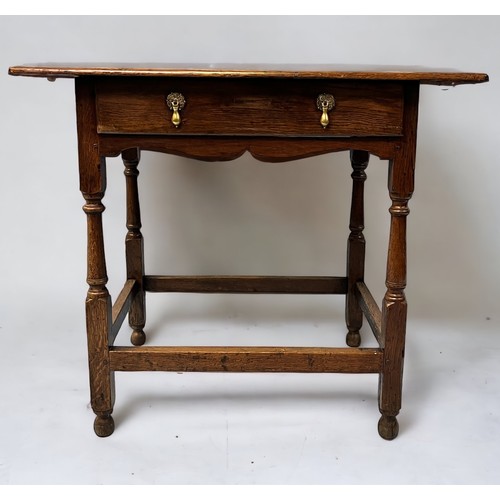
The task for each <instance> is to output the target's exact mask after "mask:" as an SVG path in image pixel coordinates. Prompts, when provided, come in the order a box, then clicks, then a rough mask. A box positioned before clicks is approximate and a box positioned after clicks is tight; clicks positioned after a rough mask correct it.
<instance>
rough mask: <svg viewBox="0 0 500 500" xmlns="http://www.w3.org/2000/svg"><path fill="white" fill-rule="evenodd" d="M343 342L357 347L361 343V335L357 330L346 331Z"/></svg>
mask: <svg viewBox="0 0 500 500" xmlns="http://www.w3.org/2000/svg"><path fill="white" fill-rule="evenodd" d="M345 342H346V344H347V345H348V346H349V347H359V346H360V344H361V335H360V334H359V332H347V336H346V338H345Z"/></svg>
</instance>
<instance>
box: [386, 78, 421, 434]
mask: <svg viewBox="0 0 500 500" xmlns="http://www.w3.org/2000/svg"><path fill="white" fill-rule="evenodd" d="M418 91H419V86H418V84H416V83H411V84H410V83H409V84H407V85H406V86H405V89H404V93H405V114H404V117H403V139H402V140H401V142H400V144H398V145H397V146H396V149H395V157H394V159H393V160H392V161H390V162H389V179H388V180H389V183H388V188H389V195H390V197H391V201H392V203H391V207H390V209H389V212H390V214H391V226H390V232H389V250H388V254H387V274H386V287H387V291H386V293H385V296H384V299H383V302H382V325H381V339H382V349H383V365H382V371H381V373H380V379H379V409H380V413H381V414H382V417H381V418H380V420H379V424H378V431H379V434H380V436H381V437H383V438H384V439H394V438H395V437H396V436H397V435H398V431H399V425H398V421H397V420H396V416H397V415H398V413H399V410H400V409H401V393H402V385H403V360H404V354H405V335H406V310H407V303H406V297H405V292H404V290H405V288H406V220H407V216H408V214H409V213H410V209H409V208H408V202H409V201H410V199H411V196H412V194H413V188H414V177H415V149H416V129H417V115H418Z"/></svg>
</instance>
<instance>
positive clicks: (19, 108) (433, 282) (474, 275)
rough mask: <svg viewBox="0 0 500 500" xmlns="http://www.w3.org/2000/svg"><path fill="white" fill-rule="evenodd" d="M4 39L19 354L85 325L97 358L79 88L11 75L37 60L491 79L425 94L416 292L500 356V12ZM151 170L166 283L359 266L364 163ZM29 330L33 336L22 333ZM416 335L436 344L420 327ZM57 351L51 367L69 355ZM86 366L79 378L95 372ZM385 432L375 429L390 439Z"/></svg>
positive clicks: (113, 236)
mask: <svg viewBox="0 0 500 500" xmlns="http://www.w3.org/2000/svg"><path fill="white" fill-rule="evenodd" d="M0 47H2V50H1V51H0V60H1V62H2V64H1V67H2V68H3V69H2V72H1V75H0V89H1V93H0V96H1V98H0V99H1V113H0V137H1V141H2V148H1V152H2V154H1V159H2V170H1V172H2V182H1V186H2V196H1V197H0V203H1V213H2V226H3V228H2V235H3V236H2V239H1V243H0V245H1V247H0V248H1V257H2V258H1V263H0V266H1V270H0V272H1V276H2V283H3V286H2V290H1V291H0V294H1V295H0V326H4V328H2V329H0V336H3V337H4V339H5V340H6V342H7V339H8V341H9V342H10V343H8V345H9V346H10V347H9V349H4V350H3V356H4V357H5V359H7V358H8V359H11V360H12V359H15V358H16V356H17V355H18V351H17V350H16V349H17V347H19V348H21V347H22V348H23V349H28V351H29V348H30V347H29V346H30V343H31V342H32V338H33V337H37V335H42V332H44V333H43V335H48V336H50V335H52V336H53V339H54V341H55V342H56V343H58V342H60V341H63V340H61V339H63V338H64V337H65V335H67V334H69V333H71V334H72V338H78V341H77V345H78V346H79V347H81V349H82V358H81V359H83V360H84V356H85V351H84V349H85V339H84V333H83V324H84V318H83V310H82V309H83V308H82V305H83V298H84V296H85V292H86V284H85V271H86V269H85V219H84V214H83V212H82V211H81V206H82V205H83V199H82V198H81V196H80V193H79V191H78V175H77V152H76V131H75V114H74V91H73V81H72V80H64V79H61V80H57V81H56V82H55V83H48V82H47V81H46V80H43V79H42V80H34V79H27V78H14V77H9V76H7V68H8V67H9V66H10V65H16V64H22V63H29V62H106V61H110V62H143V63H147V62H183V63H185V62H194V63H212V62H236V63H294V64H297V63H328V64H333V63H348V64H356V63H359V64H381V65H397V64H401V65H420V66H429V67H437V68H443V67H444V68H455V69H459V70H464V71H478V72H486V73H488V74H489V75H490V80H491V82H490V83H487V84H482V85H477V86H473V85H470V86H469V85H468V86H463V87H457V88H453V89H447V88H439V87H434V86H424V87H423V88H422V90H421V105H420V117H419V136H418V152H417V170H416V190H415V195H414V198H413V199H412V201H411V203H410V208H411V214H410V216H409V247H408V252H409V275H408V288H407V295H408V301H409V315H410V318H411V322H413V323H410V324H418V322H419V321H422V322H427V324H434V325H439V324H441V325H442V324H460V325H462V326H463V328H466V329H468V330H469V331H470V335H471V336H472V337H473V336H474V335H475V331H477V330H481V329H483V330H484V329H485V328H486V330H487V332H488V335H489V337H487V338H490V339H492V341H494V342H496V345H497V346H498V340H496V339H497V338H498V327H499V325H500V310H499V307H500V279H499V278H500V265H499V259H498V256H499V255H500V225H499V215H500V209H499V204H498V200H497V199H498V186H500V170H499V169H498V167H497V164H496V157H497V154H496V150H497V146H498V137H499V126H498V110H500V86H499V84H498V81H499V80H500V70H499V67H498V54H499V49H500V18H498V17H493V16H492V17H480V16H479V17H467V16H465V17H447V16H440V17H418V16H407V17H406V16H405V17H398V16H395V17H385V16H382V17H363V16H359V17H344V16H339V17H336V16H323V17H316V16H313V17H304V16H299V17H293V16H290V17H285V16H283V17H280V16H277V17H250V16H239V17H232V16H226V17H222V16H212V17H204V16H189V17H183V16H175V17H166V16H165V17H162V16H157V17H148V16H144V17H112V16H111V17H85V16H80V17H2V18H0ZM140 169H141V175H140V177H139V181H140V189H141V190H142V191H141V192H142V193H144V195H143V196H142V199H141V201H142V209H143V226H144V227H143V232H144V236H145V242H146V268H147V273H148V274H155V273H158V274H170V273H172V274H211V273H214V274H215V273H218V274H219V273H220V274H327V275H342V274H343V273H344V272H345V271H344V267H345V246H346V238H347V235H348V208H349V196H350V166H349V163H348V156H347V153H342V154H336V155H326V156H323V157H317V158H313V159H309V160H304V161H297V162H293V163H288V164H277V165H276V164H275V165H266V164H263V163H258V162H257V161H256V160H253V159H252V158H251V157H249V156H247V155H245V156H244V157H242V158H240V159H239V160H237V161H235V162H230V163H217V164H208V163H202V162H197V161H193V160H188V159H181V158H174V157H167V156H163V155H158V154H153V153H147V152H146V153H144V154H143V161H142V163H141V165H140ZM122 172H123V168H122V165H121V163H120V161H119V160H116V159H113V160H110V161H109V162H108V179H109V180H108V186H109V187H108V192H107V194H106V197H105V200H104V203H105V205H106V207H107V210H106V212H105V214H104V215H105V219H104V221H105V222H104V223H105V230H106V244H107V248H106V250H107V254H108V260H109V269H108V271H109V276H110V283H109V288H110V291H111V292H112V294H113V295H114V296H116V292H117V291H118V290H119V289H120V287H121V285H122V283H123V280H124V259H123V240H124V236H125V225H124V197H123V195H124V193H123V187H124V180H123V173H122ZM367 174H368V182H367V185H366V191H367V201H366V209H367V215H366V226H367V228H366V231H365V235H366V239H367V245H368V247H367V249H368V253H367V283H368V285H369V286H370V287H371V288H372V289H373V291H374V293H375V295H376V296H377V297H378V298H381V297H382V294H383V292H384V277H385V276H384V275H385V254H386V246H387V230H388V221H389V217H388V213H387V209H388V207H389V198H388V196H387V192H386V187H385V183H386V175H387V165H386V163H385V162H382V161H379V160H377V159H376V158H372V160H371V163H370V166H369V168H368V170H367ZM163 297H164V298H163V299H162V300H164V301H168V300H172V301H178V299H177V298H175V297H173V298H171V299H169V298H167V297H165V296H163ZM152 300H153V302H154V301H155V300H158V299H157V298H156V297H155V298H154V299H152ZM196 300H197V302H196V310H195V311H193V310H192V309H190V308H191V307H192V306H191V305H190V304H191V303H190V302H187V303H186V302H182V301H178V302H173V304H175V305H174V306H171V307H172V308H173V309H171V311H172V313H173V316H176V315H177V316H176V317H178V318H183V317H184V318H189V316H190V315H194V316H196V317H197V319H198V320H199V321H200V322H203V321H204V320H205V319H206V318H210V317H215V316H217V314H219V312H220V310H221V309H222V310H223V309H224V307H225V306H226V305H227V306H228V307H231V304H233V306H234V303H232V302H231V299H230V298H221V299H220V300H221V301H222V302H215V303H214V298H211V297H207V298H198V299H196ZM235 300H236V299H235ZM290 300H292V302H290V304H297V302H293V300H295V299H290ZM308 303H309V302H308ZM249 304H250V305H249V306H248V307H251V308H255V311H256V312H257V313H259V311H260V312H261V313H263V314H265V315H266V314H267V316H268V318H270V319H273V318H274V319H276V318H278V317H279V316H280V315H282V314H285V313H286V314H289V313H290V311H291V310H292V309H294V308H295V305H293V306H290V307H289V308H288V309H286V306H281V305H280V306H279V307H278V311H277V312H274V313H273V311H271V310H267V309H265V306H263V305H262V303H259V302H256V303H255V304H254V303H253V302H249ZM280 304H281V303H280ZM280 307H281V309H280ZM341 309H342V306H341V304H340V305H339V306H338V318H337V319H339V320H342V311H341ZM292 316H293V315H292ZM298 316H300V314H298ZM1 318H4V319H3V320H2V319H1ZM153 321H154V324H155V325H159V323H160V321H156V322H155V320H153ZM1 322H4V323H5V325H8V328H7V327H6V326H5V325H2V323H1ZM21 328H22V329H23V330H22V331H23V332H29V333H28V334H24V333H23V335H20V333H19V332H20V331H21ZM304 328H305V327H304ZM414 330H417V329H414ZM37 331H38V332H39V334H37ZM46 332H49V333H46ZM409 333H414V335H415V337H413V341H414V342H418V333H419V332H418V331H414V332H409ZM439 335H441V336H443V337H442V338H441V339H440V342H442V343H443V344H445V345H451V344H453V342H454V338H453V331H452V329H451V330H450V329H444V330H438V329H437V328H436V336H439ZM78 336H81V337H78ZM306 336H307V335H306ZM274 340H275V339H274ZM296 340H297V339H294V341H293V342H291V343H297V341H296ZM38 341H40V339H39V338H38ZM217 341H220V338H216V340H214V342H215V343H217ZM306 341H307V339H305V340H304V342H306ZM237 342H238V343H245V342H244V341H243V340H241V339H238V341H237ZM272 342H273V340H271V343H272ZM6 345H7V344H6ZM424 348H425V347H424V346H423V345H421V346H420V349H424ZM41 349H42V348H41ZM496 352H497V354H496V356H497V362H498V351H496ZM16 353H17V354H16ZM44 355H45V356H48V357H49V358H48V359H45V361H44V362H45V363H48V364H51V363H55V364H56V363H61V360H60V358H58V357H57V356H54V359H50V353H48V352H46V353H44ZM464 356H466V353H464ZM78 359H79V362H80V363H83V364H82V365H81V366H79V370H81V371H80V372H79V373H78V376H79V377H80V379H81V378H82V377H83V378H84V379H85V377H86V375H85V366H84V361H81V359H80V358H78ZM82 374H83V375H82ZM7 376H8V375H4V378H3V379H4V380H5V379H6V377H7ZM83 382H85V380H83ZM54 384H57V377H55V381H54ZM83 385H84V384H83ZM29 389H30V387H29V384H28V385H27V386H26V391H29ZM12 390H13V391H14V392H15V393H16V395H18V393H19V392H20V391H16V390H14V389H12ZM497 396H498V393H497ZM13 397H14V396H13ZM15 397H18V396H15ZM15 397H14V398H15ZM19 397H20V396H19ZM26 397H28V396H26ZM15 401H16V403H15V404H22V403H21V402H20V401H22V400H17V399H15ZM13 405H14V403H13ZM19 411H22V410H21V409H19ZM0 418H1V417H0ZM12 418H14V416H12ZM90 422H91V420H88V422H87V423H88V424H89V429H90ZM373 423H374V426H373V428H372V429H369V430H370V431H373V432H375V423H376V420H374V422H373ZM1 427H4V428H5V426H0V428H1ZM87 437H88V436H87ZM0 453H1V452H0ZM5 460H6V463H9V460H10V459H9V458H6V459H5ZM1 474H2V472H1V468H0V482H2V477H3V478H4V481H3V482H10V481H11V480H12V478H13V477H17V476H15V475H10V476H9V475H8V474H7V475H4V476H2V475H1ZM346 477H347V476H346ZM429 477H430V476H429ZM429 477H428V479H429ZM9 478H10V479H9ZM469 480H470V481H472V482H473V478H470V479H469ZM484 480H485V481H486V482H488V481H493V482H494V477H493V476H492V477H489V476H488V477H487V478H485V479H484ZM26 481H27V482H29V481H30V479H26ZM54 481H55V480H54ZM84 481H85V480H84ZM89 481H90V482H91V481H92V479H89ZM226 481H227V480H226ZM304 481H306V482H307V479H304ZM465 481H467V479H465ZM389 482H390V480H389ZM424 482H425V480H424Z"/></svg>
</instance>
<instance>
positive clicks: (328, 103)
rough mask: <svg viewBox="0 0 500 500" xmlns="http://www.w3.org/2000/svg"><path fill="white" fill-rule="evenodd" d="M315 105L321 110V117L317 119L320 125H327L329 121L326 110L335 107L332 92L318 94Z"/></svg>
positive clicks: (324, 126)
mask: <svg viewBox="0 0 500 500" xmlns="http://www.w3.org/2000/svg"><path fill="white" fill-rule="evenodd" d="M316 106H317V107H318V109H319V110H320V111H321V118H320V120H319V122H320V123H321V126H322V127H323V128H326V127H328V124H329V123H330V118H329V116H328V111H331V110H332V109H333V108H334V107H335V99H334V98H333V96H332V94H320V95H319V96H318V98H317V99H316Z"/></svg>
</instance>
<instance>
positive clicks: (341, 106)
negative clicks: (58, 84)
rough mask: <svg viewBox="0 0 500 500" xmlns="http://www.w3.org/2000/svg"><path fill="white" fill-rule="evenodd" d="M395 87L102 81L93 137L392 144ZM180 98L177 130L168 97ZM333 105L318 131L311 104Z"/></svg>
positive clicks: (399, 95)
mask: <svg viewBox="0 0 500 500" xmlns="http://www.w3.org/2000/svg"><path fill="white" fill-rule="evenodd" d="M403 90H404V88H403V85H402V84H401V83H392V82H391V83H385V82H383V83H374V82H358V81H355V82H338V81H330V80H326V81H317V80H315V81H307V80H303V81H290V80H283V81H277V80H273V81H271V82H268V81H266V82H264V81H262V80H261V81H255V80H244V81H243V80H238V81H235V80H232V81H228V80H225V81H217V83H216V84H215V83H214V81H213V80H212V81H211V82H207V81H204V80H201V79H197V80H192V79H155V80H154V81H146V82H145V81H144V80H141V81H139V80H135V81H134V79H126V80H124V79H121V80H116V79H113V80H107V81H106V80H101V81H99V82H97V83H96V112H97V132H98V133H99V134H103V135H107V134H126V135H172V136H200V135H206V136H213V135H220V136H261V137H266V136H270V137H377V136H380V137H394V136H401V135H402V132H403V101H404V97H403ZM170 92H181V93H182V94H183V95H184V97H185V99H186V105H185V107H184V108H183V109H182V110H181V111H180V115H181V125H180V126H179V127H178V128H176V127H175V126H174V125H173V124H172V123H171V116H172V111H171V110H169V108H168V106H167V102H166V96H167V95H168V94H169V93H170ZM320 93H331V94H332V95H333V96H334V97H335V100H336V103H335V107H334V109H333V110H332V111H330V112H329V117H330V124H329V125H328V127H327V128H325V129H324V128H323V127H322V126H321V124H320V118H321V111H320V110H318V109H317V104H316V99H317V96H318V95H319V94H320Z"/></svg>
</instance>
